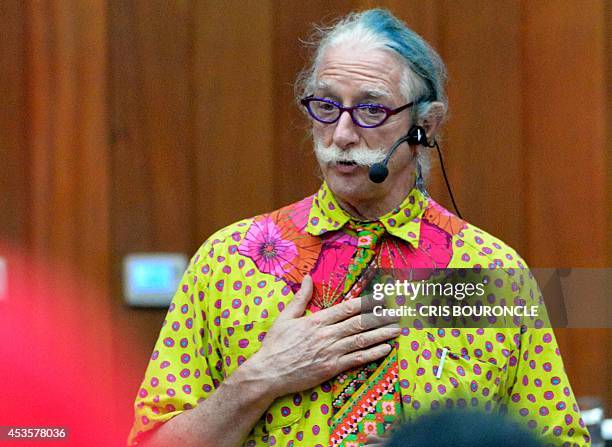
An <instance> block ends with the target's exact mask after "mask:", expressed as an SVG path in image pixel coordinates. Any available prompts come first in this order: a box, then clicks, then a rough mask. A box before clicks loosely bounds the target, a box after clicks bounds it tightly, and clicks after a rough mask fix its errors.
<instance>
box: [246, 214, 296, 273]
mask: <svg viewBox="0 0 612 447" xmlns="http://www.w3.org/2000/svg"><path fill="white" fill-rule="evenodd" d="M239 251H240V253H241V254H243V255H245V256H248V257H249V258H251V259H252V260H253V261H254V262H255V265H257V268H258V269H259V270H260V271H261V272H262V273H270V274H272V275H275V276H278V277H282V276H283V275H284V274H285V273H286V272H287V270H288V269H289V268H291V267H292V264H291V261H292V260H293V259H294V258H295V257H296V256H297V253H298V250H297V247H296V246H295V243H293V241H290V240H288V239H283V237H282V233H281V230H280V228H279V227H278V226H277V225H276V224H275V223H274V221H273V220H272V219H271V218H269V217H265V218H263V219H262V220H258V221H257V220H256V221H254V222H253V225H251V228H249V231H248V232H247V234H246V236H245V238H244V240H243V241H242V244H240V249H239Z"/></svg>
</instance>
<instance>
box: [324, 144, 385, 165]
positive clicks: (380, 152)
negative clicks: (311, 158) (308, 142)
mask: <svg viewBox="0 0 612 447" xmlns="http://www.w3.org/2000/svg"><path fill="white" fill-rule="evenodd" d="M314 152H315V155H316V157H317V160H319V163H323V164H336V163H340V162H345V163H355V164H356V165H358V166H372V165H373V164H374V163H380V162H382V161H383V160H384V159H385V155H387V152H386V150H385V149H383V148H376V149H370V148H368V147H365V146H359V147H354V148H352V149H348V150H346V149H340V148H339V147H338V146H337V145H336V144H335V143H332V144H331V145H330V146H325V145H324V144H323V143H322V142H321V141H315V142H314Z"/></svg>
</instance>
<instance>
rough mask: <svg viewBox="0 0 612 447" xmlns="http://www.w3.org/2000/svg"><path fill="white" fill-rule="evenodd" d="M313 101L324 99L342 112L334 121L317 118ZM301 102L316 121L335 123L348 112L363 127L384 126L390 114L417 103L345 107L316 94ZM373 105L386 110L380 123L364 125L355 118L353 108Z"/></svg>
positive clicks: (354, 121) (367, 105)
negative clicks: (313, 108)
mask: <svg viewBox="0 0 612 447" xmlns="http://www.w3.org/2000/svg"><path fill="white" fill-rule="evenodd" d="M312 101H322V102H325V103H327V104H330V105H332V106H335V107H337V108H338V109H339V110H340V113H339V114H338V117H337V118H336V119H335V120H333V121H324V120H322V119H319V118H317V116H316V115H315V114H314V113H313V112H312V110H311V108H310V103H311V102H312ZM300 103H301V104H302V105H303V106H304V107H306V110H308V114H309V115H310V116H311V117H312V118H313V119H314V120H316V121H318V122H320V123H323V124H333V123H335V122H336V121H338V120H339V119H340V117H341V116H342V114H343V113H344V112H348V113H349V116H350V117H351V120H352V121H353V123H355V125H357V126H359V127H363V128H364V129H372V128H373V127H378V126H382V125H383V124H384V123H385V122H386V121H387V120H388V119H389V117H390V116H393V115H396V114H398V113H400V112H402V111H404V110H406V109H407V108H408V107H412V106H413V105H414V104H415V101H411V102H409V103H408V104H404V105H403V106H400V107H398V108H397V109H389V108H388V107H385V106H383V105H380V104H357V105H354V106H352V107H344V106H343V105H342V104H340V103H338V102H336V101H332V100H331V99H324V98H317V97H316V96H312V95H311V96H307V97H306V98H303V99H302V100H300ZM372 106H376V107H377V108H379V109H381V110H383V111H384V112H385V117H384V118H383V120H382V121H381V122H380V123H378V124H375V125H373V126H364V125H363V124H360V123H359V122H357V120H356V119H355V117H354V116H353V110H356V109H366V108H368V107H372Z"/></svg>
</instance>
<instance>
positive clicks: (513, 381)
mask: <svg viewBox="0 0 612 447" xmlns="http://www.w3.org/2000/svg"><path fill="white" fill-rule="evenodd" d="M299 90H300V103H301V104H302V106H303V107H304V110H305V111H307V113H308V114H309V116H310V117H311V118H312V133H313V139H314V145H315V153H316V156H317V159H318V161H319V165H320V168H321V171H322V174H323V177H324V180H325V182H324V183H323V185H322V186H321V189H320V190H319V191H318V192H317V193H316V194H315V195H314V196H311V197H307V198H305V199H303V200H301V201H300V202H297V203H294V204H292V205H289V206H287V207H285V208H282V209H280V210H277V211H274V212H272V213H269V214H265V215H261V216H257V217H254V218H251V219H247V220H244V221H241V222H238V223H236V224H233V225H230V226H229V227H226V228H224V229H222V230H221V231H219V232H217V233H215V234H214V235H213V236H211V238H210V239H209V240H208V241H206V242H205V243H204V245H203V246H202V247H201V248H200V250H199V251H198V253H197V254H196V255H195V256H194V257H193V259H192V261H191V264H190V267H189V268H188V270H187V272H186V273H185V276H184V278H183V282H182V285H181V286H180V288H179V290H178V291H177V293H176V296H175V297H174V300H173V303H172V305H171V306H170V309H169V311H168V315H167V318H166V320H165V322H164V326H163V328H162V331H161V334H160V337H159V340H158V342H157V345H156V347H155V350H154V352H153V355H152V357H151V361H150V364H149V367H148V369H147V372H146V375H145V379H144V381H143V384H142V388H141V389H140V391H139V393H138V397H137V400H136V422H135V425H134V428H133V430H132V433H131V436H130V442H131V443H133V444H137V443H138V442H139V441H140V440H145V439H148V440H150V442H151V445H163V446H167V445H194V446H195V445H199V446H228V447H229V446H232V447H233V446H238V445H243V444H244V445H246V446H261V445H279V446H298V445H303V446H308V447H312V446H327V445H332V446H340V445H342V446H346V447H350V446H360V445H364V444H366V443H367V445H375V444H377V443H379V442H382V439H383V437H384V436H385V435H386V432H387V431H388V430H389V428H390V427H391V425H392V424H393V422H394V421H396V420H397V419H400V418H401V419H405V420H411V419H414V418H417V417H419V416H421V415H423V414H426V413H427V412H428V411H432V410H436V409H438V408H452V407H455V408H473V409H480V410H484V411H487V412H502V413H508V414H509V415H511V416H512V417H515V418H517V419H519V420H520V421H522V422H523V423H524V425H525V426H527V427H530V428H531V429H533V430H534V431H535V432H537V433H538V434H542V435H543V436H544V438H545V440H546V442H548V443H551V444H554V445H561V444H564V443H567V444H568V445H572V444H574V445H586V444H588V443H589V440H588V434H587V432H586V430H585V429H584V425H583V424H582V422H579V421H580V415H579V412H578V408H577V407H576V404H575V400H574V397H573V394H572V392H571V389H570V387H569V383H568V381H567V377H566V375H565V372H564V370H563V365H562V362H561V358H560V356H559V353H558V349H557V346H556V342H555V339H554V336H553V334H552V332H551V331H550V330H545V329H533V328H526V327H520V328H519V327H511V328H501V329H469V328H462V329H459V328H455V329H453V330H450V329H449V330H444V329H438V330H430V329H427V328H422V327H404V328H400V327H398V325H397V324H394V323H396V322H397V320H396V319H393V318H390V317H388V318H375V319H367V318H361V316H360V312H361V307H362V304H363V302H362V300H363V298H362V296H363V295H364V294H365V292H364V290H366V288H367V287H368V281H369V279H370V278H371V276H370V273H371V272H372V271H374V270H376V269H379V268H382V269H396V270H400V269H401V270H416V269H421V268H425V269H431V268H434V269H435V268H472V267H480V266H482V265H484V266H485V267H486V266H492V267H495V268H499V269H500V272H501V273H502V274H503V275H505V276H504V277H503V281H502V282H504V284H507V286H508V288H509V290H511V293H512V294H513V299H516V300H523V299H527V300H532V301H533V300H536V301H537V300H538V299H539V291H538V289H537V285H536V284H535V282H534V280H533V279H532V278H531V276H530V275H529V274H528V271H527V270H526V266H525V264H524V262H523V261H522V260H521V259H520V257H519V256H518V255H517V254H516V252H514V251H513V250H512V249H511V248H510V247H508V246H507V245H505V244H504V243H503V242H501V241H499V240H498V239H496V238H494V237H493V236H491V235H489V234H487V233H485V232H484V231H482V230H480V229H478V228H476V227H474V226H472V225H470V224H468V223H466V222H464V221H463V220H461V219H459V218H458V217H456V216H454V215H453V214H451V213H450V212H448V211H446V210H445V209H443V208H442V207H441V206H440V205H438V204H437V203H436V202H434V201H433V200H432V199H431V198H429V197H428V196H427V194H426V193H425V192H424V191H423V190H422V188H420V187H415V185H417V186H420V184H421V182H420V172H422V171H425V170H426V166H425V165H426V161H427V159H426V157H424V156H423V154H424V153H425V150H426V149H425V148H424V147H423V144H424V143H425V140H423V139H422V138H421V137H422V135H426V137H427V140H428V141H432V140H433V139H434V138H435V135H436V134H437V132H438V131H439V128H440V125H441V123H442V121H443V118H444V115H445V112H446V107H447V104H446V97H445V95H444V65H443V63H442V61H441V60H440V58H439V56H438V55H437V54H436V53H435V51H434V50H433V49H431V48H430V47H429V46H428V45H427V44H426V43H425V42H424V41H423V40H422V39H421V38H420V37H419V36H417V35H416V34H415V33H413V32H412V31H410V30H409V29H408V28H407V27H406V26H405V25H404V24H403V23H401V22H400V21H398V20H397V19H396V18H394V17H393V16H392V15H391V14H390V13H389V12H387V11H384V10H370V11H365V12H363V13H359V14H353V15H350V16H348V17H347V18H345V19H344V20H342V21H341V22H339V23H338V24H337V25H336V26H334V27H333V28H332V29H330V30H328V31H327V32H325V33H324V35H323V36H322V39H321V42H320V45H319V47H318V49H317V51H316V54H315V56H314V60H313V64H312V67H311V68H310V69H309V70H308V71H307V72H306V73H305V75H304V76H302V77H301V79H300V83H299ZM414 126H420V127H419V128H417V127H414ZM415 129H416V134H415V133H414V131H415ZM409 132H410V133H412V134H413V137H414V136H415V135H416V136H417V137H419V135H418V134H422V135H420V137H419V138H416V139H415V138H412V139H411V140H409V141H408V143H409V145H410V146H409V148H408V147H401V148H400V149H399V150H398V151H397V152H396V153H395V154H394V156H393V157H391V158H390V159H389V162H388V176H387V177H386V179H385V180H384V181H383V182H381V183H374V182H372V181H370V179H369V171H370V167H371V166H372V165H373V164H375V163H380V162H381V161H382V160H383V159H384V157H385V154H386V153H387V151H388V150H389V148H390V147H391V146H392V145H393V144H394V143H395V142H396V141H398V139H400V138H401V137H403V136H405V135H406V134H407V133H409ZM504 287H505V285H504ZM447 354H448V355H447ZM442 358H444V362H445V363H444V368H443V364H442Z"/></svg>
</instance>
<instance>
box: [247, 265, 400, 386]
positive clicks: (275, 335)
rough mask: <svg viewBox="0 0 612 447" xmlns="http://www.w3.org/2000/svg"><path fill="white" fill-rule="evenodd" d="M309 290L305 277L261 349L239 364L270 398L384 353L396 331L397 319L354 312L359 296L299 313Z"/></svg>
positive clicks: (358, 302)
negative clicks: (264, 385)
mask: <svg viewBox="0 0 612 447" xmlns="http://www.w3.org/2000/svg"><path fill="white" fill-rule="evenodd" d="M312 289H313V286H312V279H311V278H310V276H306V277H305V278H304V281H303V282H302V287H301V289H300V290H299V292H297V293H296V294H295V297H294V299H293V301H292V302H291V303H289V305H288V306H287V307H286V308H285V310H284V311H283V312H282V313H281V314H280V315H279V317H278V318H277V320H276V321H275V322H274V324H273V325H272V327H271V328H270V330H269V331H268V333H267V335H266V338H265V339H264V341H263V344H262V346H261V349H260V350H259V351H258V352H257V353H255V354H253V356H252V357H251V358H250V359H249V360H248V361H247V362H245V363H244V364H243V365H242V367H243V368H245V369H248V374H249V375H251V374H253V375H255V376H257V377H258V378H260V379H263V380H264V381H265V382H266V383H267V384H268V385H269V390H270V393H272V394H273V395H274V396H276V397H278V396H283V395H285V394H289V393H292V392H297V391H302V390H305V389H308V388H312V387H314V386H317V385H320V384H321V383H323V382H325V381H327V380H329V379H331V378H333V377H334V376H336V375H338V374H339V373H341V372H342V371H346V370H348V369H351V368H354V367H357V366H361V365H364V364H366V363H370V362H372V361H374V360H377V359H379V358H381V357H384V356H386V355H387V354H389V352H390V351H391V347H390V346H389V344H387V343H385V342H386V341H388V340H390V339H393V338H395V337H397V336H399V334H400V332H401V330H400V328H399V326H398V325H397V324H394V323H397V322H398V321H399V318H396V317H373V316H372V315H371V314H369V315H368V316H366V315H360V313H361V310H362V298H354V299H350V300H347V301H344V302H342V303H340V304H338V305H336V306H333V307H330V308H328V309H323V310H321V311H319V312H317V313H315V314H312V315H308V316H304V311H305V310H306V306H307V304H308V302H309V301H310V298H311V296H312ZM246 372H247V371H244V370H243V373H246Z"/></svg>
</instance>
